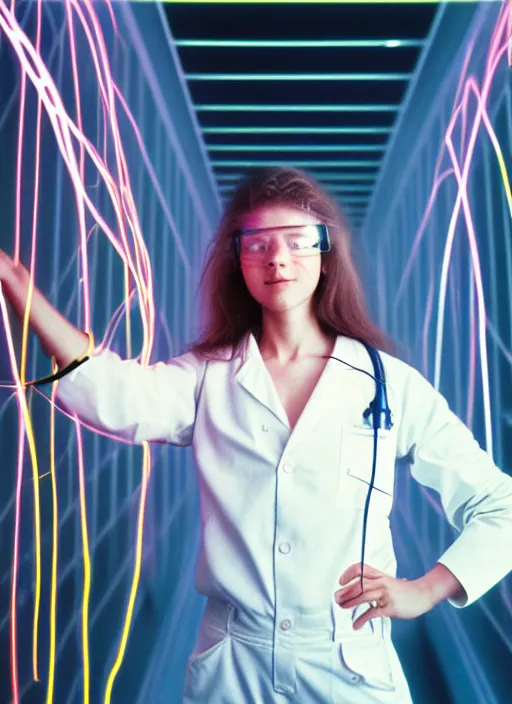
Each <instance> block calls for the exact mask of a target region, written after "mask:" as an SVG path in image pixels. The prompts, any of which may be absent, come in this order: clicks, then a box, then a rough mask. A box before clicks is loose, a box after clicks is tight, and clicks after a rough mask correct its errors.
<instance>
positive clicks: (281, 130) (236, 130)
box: [203, 127, 393, 135]
mask: <svg viewBox="0 0 512 704" xmlns="http://www.w3.org/2000/svg"><path fill="white" fill-rule="evenodd" d="M392 129H393V128H392V127H203V134H300V135H303V134H390V133H391V132H392Z"/></svg>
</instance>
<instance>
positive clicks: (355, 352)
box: [235, 333, 360, 434]
mask: <svg viewBox="0 0 512 704" xmlns="http://www.w3.org/2000/svg"><path fill="white" fill-rule="evenodd" d="M358 347H359V343H357V342H356V341H355V340H351V339H350V338H347V337H342V336H339V337H337V338H336V342H335V344H334V349H333V352H332V354H333V356H335V357H339V358H340V359H343V360H345V361H346V362H349V363H350V364H353V365H355V366H358V365H359V364H360V354H359V349H358ZM347 370H349V367H346V366H345V365H342V364H340V362H337V361H336V360H333V359H329V360H327V364H326V366H325V369H324V371H323V373H322V376H321V377H320V379H319V381H318V383H317V385H316V387H315V389H314V390H313V393H312V394H311V397H310V399H309V401H308V403H307V404H306V407H305V408H304V410H303V412H302V415H301V416H300V418H299V420H298V422H297V424H296V426H295V428H294V430H293V433H294V434H295V433H299V432H300V429H301V427H308V428H309V429H311V428H313V427H314V426H316V425H317V424H318V423H319V422H320V421H321V420H322V417H323V418H325V417H326V414H329V413H330V412H332V411H334V408H331V406H334V405H336V413H338V414H339V412H340V404H339V397H338V396H337V395H336V394H333V393H332V383H333V382H334V381H335V380H336V379H338V378H339V376H338V375H339V374H340V373H344V372H346V371H347ZM235 378H236V380H237V382H238V383H239V384H240V385H241V386H242V387H243V388H244V389H245V390H246V391H247V392H248V393H250V394H251V396H253V398H254V399H255V400H256V401H257V402H258V403H260V404H262V405H263V406H265V407H266V408H267V409H268V410H269V411H270V412H271V413H272V414H273V415H274V416H275V417H276V418H277V419H278V420H279V421H280V422H281V423H282V424H283V425H284V426H286V427H287V428H288V429H289V428H290V425H289V422H288V417H287V415H286V412H285V410H284V408H283V404H282V403H281V400H280V398H279V395H278V393H277V391H276V388H275V385H274V382H273V380H272V377H271V376H270V374H269V372H268V370H267V367H266V366H265V363H264V361H263V358H262V356H261V353H260V350H259V347H258V343H257V342H256V338H255V337H254V335H253V334H252V333H251V334H249V335H248V337H247V339H246V343H245V345H244V352H243V363H242V365H241V367H240V368H239V370H238V372H237V373H236V374H235Z"/></svg>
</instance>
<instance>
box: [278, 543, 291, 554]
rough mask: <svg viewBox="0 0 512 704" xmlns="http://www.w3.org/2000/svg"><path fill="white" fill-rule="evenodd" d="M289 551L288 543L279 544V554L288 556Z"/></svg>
mask: <svg viewBox="0 0 512 704" xmlns="http://www.w3.org/2000/svg"><path fill="white" fill-rule="evenodd" d="M291 549H292V548H291V545H290V543H281V545H280V546H279V552H282V553H283V555H288V553H289V552H290V550H291Z"/></svg>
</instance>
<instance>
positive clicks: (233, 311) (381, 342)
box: [190, 167, 394, 359]
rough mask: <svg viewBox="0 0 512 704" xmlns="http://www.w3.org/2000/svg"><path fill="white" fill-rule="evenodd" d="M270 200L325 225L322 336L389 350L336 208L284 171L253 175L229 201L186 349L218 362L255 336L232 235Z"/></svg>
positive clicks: (256, 313) (317, 189)
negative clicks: (199, 320)
mask: <svg viewBox="0 0 512 704" xmlns="http://www.w3.org/2000/svg"><path fill="white" fill-rule="evenodd" d="M273 203H275V204H278V203H279V204H283V205H289V206H292V207H295V208H298V209H302V210H307V212H308V213H309V214H313V215H315V216H316V217H318V218H319V220H320V221H321V222H322V223H324V224H326V225H327V226H328V230H329V238H330V241H331V249H330V251H329V252H325V253H322V254H321V256H322V264H323V265H324V268H325V274H324V273H322V274H321V276H320V281H319V283H318V286H317V288H316V291H315V293H314V312H315V315H316V318H317V320H318V323H319V324H320V327H321V329H322V330H323V332H325V333H326V334H328V335H333V336H336V335H344V336H346V337H350V338H353V339H355V340H360V341H361V342H366V343H367V344H369V345H372V346H373V347H377V348H378V349H380V350H385V351H388V352H393V351H394V346H393V344H392V342H391V341H390V340H389V339H388V338H387V337H386V336H385V335H384V333H383V332H382V331H381V330H380V329H379V328H378V327H377V326H376V325H375V324H374V323H373V322H372V320H371V318H370V316H369V313H368V310H367V307H366V302H365V297H364V293H363V287H362V284H361V280H360V278H359V275H358V273H357V270H356V267H355V265H354V262H353V259H352V254H351V246H350V238H349V228H348V225H347V222H346V220H345V217H344V215H343V213H342V212H341V209H340V207H339V206H338V204H337V202H336V201H335V200H334V199H333V198H332V197H331V196H330V195H329V194H328V193H327V192H326V191H325V190H324V189H323V188H322V186H321V185H320V184H319V183H318V182H317V181H316V180H315V179H314V178H313V177H312V176H310V175H309V174H306V173H304V172H303V171H300V170H298V169H293V168H288V167H280V168H272V169H268V168H267V169H261V168H260V169H255V170H253V171H251V172H250V173H249V174H248V175H247V176H246V177H245V178H244V179H243V180H242V181H241V182H240V183H239V185H238V188H237V189H236V191H235V193H234V195H233V197H232V198H231V200H230V202H229V203H228V205H227V207H226V209H225V211H224V214H223V216H222V219H221V221H220V224H219V227H218V230H217V234H216V236H215V238H214V239H213V240H212V242H211V244H210V247H209V250H208V252H207V261H206V265H205V268H204V270H203V274H202V276H201V282H200V287H199V294H200V301H201V312H202V314H203V316H204V330H203V333H202V335H201V337H200V338H199V340H198V341H197V342H195V343H194V344H193V345H192V346H191V348H190V349H191V351H193V352H195V353H196V354H198V355H201V356H202V357H203V358H216V357H218V355H219V352H221V351H222V350H224V351H225V350H226V349H227V350H230V351H231V359H233V357H234V356H235V355H237V354H238V353H239V352H240V351H241V348H242V344H243V341H244V339H245V338H246V336H247V334H248V333H250V332H252V333H253V334H254V335H255V336H256V337H258V336H259V334H260V332H261V322H262V314H261V306H260V304H259V303H258V302H257V301H255V300H254V298H253V297H252V296H251V294H250V293H249V291H248V289H247V286H246V285H245V281H244V278H243V275H242V272H241V269H240V265H239V263H238V262H237V261H236V257H235V246H234V233H235V232H236V231H237V230H238V229H239V228H240V223H241V218H242V216H244V215H246V214H247V213H250V212H252V211H253V210H256V209H257V208H259V207H261V206H266V205H271V204H273Z"/></svg>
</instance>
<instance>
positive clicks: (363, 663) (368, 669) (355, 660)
mask: <svg viewBox="0 0 512 704" xmlns="http://www.w3.org/2000/svg"><path fill="white" fill-rule="evenodd" d="M380 630H381V629H379V628H378V624H376V632H375V633H374V634H372V635H371V636H365V637H363V638H357V637H354V638H348V639H347V640H344V641H343V642H342V643H340V644H339V650H338V656H339V658H340V660H341V674H342V677H344V679H347V680H348V681H350V682H352V683H354V684H359V683H360V684H365V685H366V686H367V687H371V688H372V689H378V690H381V691H385V692H393V691H394V690H395V689H396V686H395V682H394V678H393V667H392V662H391V659H390V657H389V653H388V649H387V643H386V640H385V639H384V638H383V637H382V636H380V635H379V631H380Z"/></svg>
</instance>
